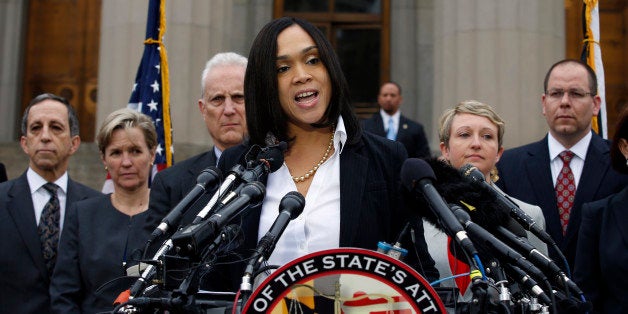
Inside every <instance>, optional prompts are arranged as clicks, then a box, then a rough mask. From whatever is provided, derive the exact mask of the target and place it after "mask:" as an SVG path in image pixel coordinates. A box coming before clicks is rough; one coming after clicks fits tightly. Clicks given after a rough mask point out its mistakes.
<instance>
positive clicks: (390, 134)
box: [386, 117, 397, 141]
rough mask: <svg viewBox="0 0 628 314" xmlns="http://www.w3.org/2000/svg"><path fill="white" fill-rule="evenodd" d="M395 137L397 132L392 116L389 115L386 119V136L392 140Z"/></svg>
mask: <svg viewBox="0 0 628 314" xmlns="http://www.w3.org/2000/svg"><path fill="white" fill-rule="evenodd" d="M396 137H397V134H395V121H393V118H392V117H390V119H388V130H387V131H386V138H387V139H389V140H392V141H394V140H395V138H396Z"/></svg>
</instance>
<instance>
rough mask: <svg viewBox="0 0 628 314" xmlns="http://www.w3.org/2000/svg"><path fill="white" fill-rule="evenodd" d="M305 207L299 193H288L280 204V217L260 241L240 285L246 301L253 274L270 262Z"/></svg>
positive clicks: (303, 199)
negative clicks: (289, 227) (283, 237)
mask: <svg viewBox="0 0 628 314" xmlns="http://www.w3.org/2000/svg"><path fill="white" fill-rule="evenodd" d="M304 207H305V198H304V197H303V195H302V194H301V193H299V192H297V191H291V192H288V194H286V195H285V196H284V197H283V198H282V199H281V201H280V202H279V215H278V216H277V218H276V219H275V221H274V222H273V224H272V226H270V229H268V232H266V234H265V235H264V236H263V237H262V238H261V239H260V240H259V242H258V244H257V248H256V249H255V253H253V255H252V257H251V259H250V260H249V263H248V265H247V266H246V269H245V270H244V275H243V276H242V282H241V283H240V291H241V292H242V294H243V298H244V299H246V298H247V297H248V293H249V292H251V290H252V285H251V277H252V276H253V273H254V272H255V271H256V270H257V268H259V265H261V264H262V263H263V262H264V261H265V260H268V257H270V254H272V252H273V251H274V250H275V245H276V244H277V241H278V240H279V238H280V237H281V235H282V234H283V232H284V230H286V227H287V226H288V223H289V222H290V221H291V220H293V219H295V218H297V217H299V215H301V213H302V212H303V208H304Z"/></svg>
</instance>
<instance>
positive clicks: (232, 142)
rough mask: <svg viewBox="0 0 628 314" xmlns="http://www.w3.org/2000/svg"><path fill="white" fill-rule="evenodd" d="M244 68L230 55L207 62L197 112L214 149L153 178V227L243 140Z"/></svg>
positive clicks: (190, 211) (193, 213)
mask: <svg viewBox="0 0 628 314" xmlns="http://www.w3.org/2000/svg"><path fill="white" fill-rule="evenodd" d="M246 66H247V59H246V58H245V57H243V56H241V55H239V54H237V53H234V52H223V53H218V54H216V55H215V56H213V57H212V58H211V59H210V60H209V61H207V63H206V65H205V69H204V70H203V73H202V75H201V98H200V99H199V100H198V108H199V111H200V113H201V115H202V117H203V120H204V121H205V126H206V127H207V131H208V133H209V135H210V136H211V138H212V141H213V144H214V146H213V147H212V148H211V149H210V150H209V151H207V152H204V153H202V154H199V155H196V156H193V157H190V158H188V159H186V160H183V161H181V162H178V163H177V164H175V165H174V166H172V167H170V168H168V169H165V170H163V171H160V172H159V173H158V174H157V175H156V176H155V180H154V181H153V183H152V185H151V191H150V203H149V208H150V210H151V211H152V214H151V216H152V217H153V218H154V219H155V221H152V223H154V224H155V227H156V226H157V224H158V223H159V222H160V221H161V219H162V218H163V217H164V216H165V215H166V214H168V212H170V210H171V209H172V208H174V207H175V206H176V205H177V204H178V203H179V201H181V199H183V197H185V195H187V193H188V192H189V191H190V190H192V188H193V187H194V186H195V185H196V178H197V177H198V175H199V173H200V172H201V171H202V170H203V169H205V168H207V167H209V166H216V165H217V164H218V159H219V158H220V155H221V154H222V152H223V151H224V150H225V149H227V148H230V147H233V146H236V145H238V144H240V143H242V141H243V140H244V137H245V136H246V134H247V128H246V115H245V109H244V72H245V71H246ZM210 198H211V195H210V193H205V194H204V195H203V196H201V197H200V199H199V200H198V201H197V202H196V203H195V204H194V205H192V207H191V208H189V209H188V210H187V212H186V216H185V218H184V219H183V223H189V222H191V220H192V219H193V217H194V216H196V214H197V213H198V212H199V211H200V210H201V209H202V208H203V207H204V206H205V205H206V204H207V202H208V201H209V199H210ZM173 229H174V228H173Z"/></svg>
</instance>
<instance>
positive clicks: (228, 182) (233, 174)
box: [192, 164, 244, 224]
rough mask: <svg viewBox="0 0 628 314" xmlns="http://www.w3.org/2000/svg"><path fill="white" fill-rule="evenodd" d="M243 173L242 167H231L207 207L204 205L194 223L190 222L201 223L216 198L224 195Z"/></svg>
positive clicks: (214, 203)
mask: <svg viewBox="0 0 628 314" xmlns="http://www.w3.org/2000/svg"><path fill="white" fill-rule="evenodd" d="M243 173H244V167H243V166H242V165H239V164H237V165H235V166H233V168H231V171H229V174H228V175H227V177H226V178H225V181H224V182H223V183H222V184H221V185H220V188H218V191H216V193H214V195H213V196H212V198H211V199H210V200H209V202H208V203H207V205H205V207H203V209H201V211H200V212H199V213H198V214H197V215H196V217H195V218H194V221H192V224H197V223H199V222H201V220H203V219H204V218H205V217H206V216H207V214H208V213H209V211H210V210H211V209H212V208H213V207H214V205H216V202H217V201H218V198H220V196H222V195H224V193H225V192H226V191H227V190H228V189H230V188H231V186H232V185H233V182H234V181H236V180H237V179H238V178H240V177H241V176H242V174H243Z"/></svg>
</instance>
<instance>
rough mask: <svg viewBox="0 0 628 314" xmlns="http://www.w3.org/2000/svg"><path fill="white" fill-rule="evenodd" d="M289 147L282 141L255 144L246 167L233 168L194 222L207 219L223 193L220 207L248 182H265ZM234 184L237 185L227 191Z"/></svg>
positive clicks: (277, 167) (246, 158)
mask: <svg viewBox="0 0 628 314" xmlns="http://www.w3.org/2000/svg"><path fill="white" fill-rule="evenodd" d="M287 147H288V145H287V144H286V142H280V143H279V144H277V145H273V146H268V147H264V148H262V147H260V146H259V145H253V146H252V147H251V148H250V149H249V151H248V152H247V153H246V155H245V161H246V164H247V167H246V169H245V168H244V167H243V166H242V165H239V164H237V165H235V166H234V167H233V168H232V169H231V171H230V172H229V175H228V176H227V178H226V179H225V182H224V183H223V184H222V185H221V186H220V188H219V189H218V191H216V193H215V194H214V196H213V197H212V198H211V199H210V200H209V202H208V203H207V205H206V206H205V207H204V208H203V209H202V210H201V211H200V212H199V213H198V214H197V215H196V218H194V221H193V222H192V224H196V223H199V222H201V221H202V220H203V219H205V217H207V215H208V214H209V213H210V211H211V210H212V209H215V208H214V207H215V206H216V203H217V202H218V200H219V198H220V197H222V196H223V195H224V197H223V199H222V201H221V203H220V204H219V205H218V206H219V207H220V206H224V205H225V204H227V203H228V202H230V201H231V200H232V199H233V197H234V196H235V195H236V194H237V193H239V191H240V189H242V187H243V186H244V185H245V184H246V183H249V182H253V181H262V182H265V181H266V178H265V176H266V175H268V173H269V172H275V171H277V169H279V168H281V166H282V165H283V161H284V158H283V153H284V151H285V150H286V148H287ZM234 185H235V186H236V187H235V188H234V189H233V190H231V191H230V192H228V193H227V191H228V190H229V189H231V188H232V187H233V186H234Z"/></svg>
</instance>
